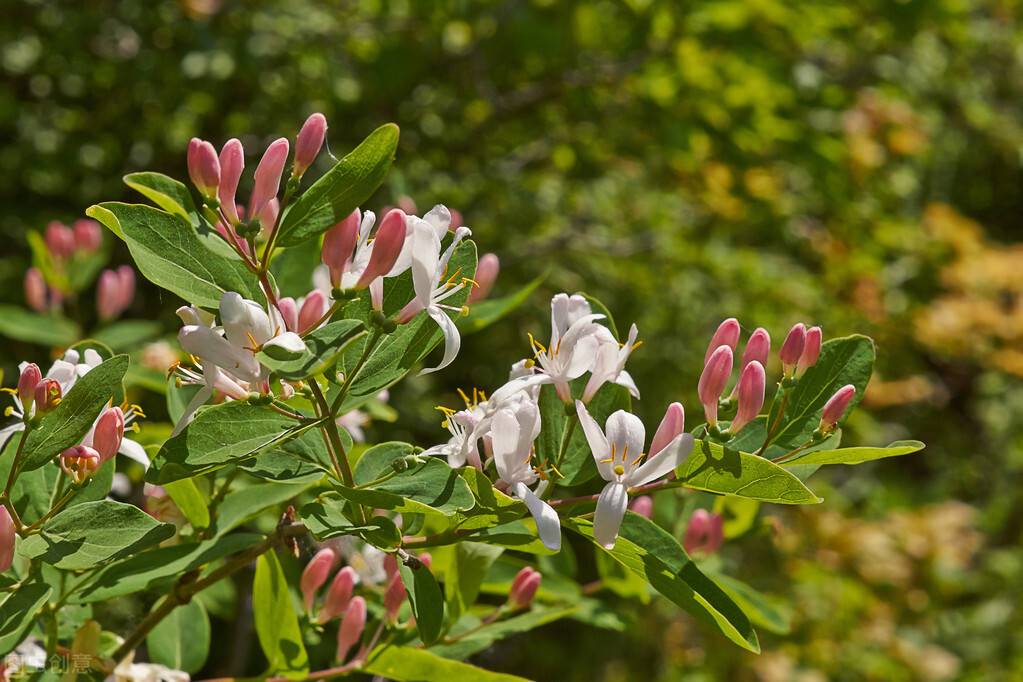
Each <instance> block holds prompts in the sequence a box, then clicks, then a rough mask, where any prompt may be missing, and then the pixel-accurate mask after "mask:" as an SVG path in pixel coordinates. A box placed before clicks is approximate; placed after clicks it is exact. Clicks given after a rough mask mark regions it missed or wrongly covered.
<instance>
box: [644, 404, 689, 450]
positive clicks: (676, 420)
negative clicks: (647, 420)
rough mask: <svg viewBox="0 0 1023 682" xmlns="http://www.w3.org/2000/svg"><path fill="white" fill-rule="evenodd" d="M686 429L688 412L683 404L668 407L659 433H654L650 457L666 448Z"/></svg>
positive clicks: (659, 427) (658, 428)
mask: <svg viewBox="0 0 1023 682" xmlns="http://www.w3.org/2000/svg"><path fill="white" fill-rule="evenodd" d="M685 429H686V411H685V409H684V408H683V407H682V403H672V404H670V405H668V409H667V410H665V411H664V417H663V418H662V419H661V423H660V425H659V426H658V427H657V431H655V432H654V437H653V440H651V441H650V456H651V457H653V456H654V455H656V454H657V453H658V452H660V451H661V450H663V449H664V448H666V447H667V446H668V444H669V443H671V441H673V440H675V437H676V436H678V435H679V434H680V433H682V432H683V431H685Z"/></svg>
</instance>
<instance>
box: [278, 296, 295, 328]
mask: <svg viewBox="0 0 1023 682" xmlns="http://www.w3.org/2000/svg"><path fill="white" fill-rule="evenodd" d="M277 309H278V310H279V311H280V313H281V317H282V318H283V321H284V327H285V328H286V329H287V330H288V331H289V332H297V331H298V305H297V304H296V303H295V299H293V298H292V297H291V296H285V297H284V298H280V299H278V300H277Z"/></svg>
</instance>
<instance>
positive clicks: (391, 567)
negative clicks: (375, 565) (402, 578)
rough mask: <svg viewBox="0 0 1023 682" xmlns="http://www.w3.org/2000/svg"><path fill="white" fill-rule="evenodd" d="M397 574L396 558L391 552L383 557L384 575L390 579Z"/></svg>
mask: <svg viewBox="0 0 1023 682" xmlns="http://www.w3.org/2000/svg"><path fill="white" fill-rule="evenodd" d="M397 574H398V559H397V557H395V556H394V555H393V554H388V555H386V556H385V557H384V575H386V576H387V579H388V580H390V579H391V578H393V577H394V576H395V575H397Z"/></svg>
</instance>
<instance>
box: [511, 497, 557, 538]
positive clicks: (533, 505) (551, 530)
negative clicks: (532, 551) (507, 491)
mask: <svg viewBox="0 0 1023 682" xmlns="http://www.w3.org/2000/svg"><path fill="white" fill-rule="evenodd" d="M513 491H514V492H515V496H516V497H518V498H519V499H520V500H522V501H523V502H525V503H526V508H527V509H529V513H530V514H532V516H533V520H534V521H536V533H537V535H539V536H540V542H542V543H543V546H544V547H546V548H547V549H549V550H551V551H553V552H557V551H560V550H561V519H559V518H558V512H556V511H554V508H553V507H551V506H550V505H549V504H547V503H546V502H544V501H543V500H541V499H540V498H539V497H537V496H536V495H534V494H533V491H532V490H530V489H529V488H527V487H526V486H525V485H523V484H522V483H518V484H516V485H515V488H514V489H513Z"/></svg>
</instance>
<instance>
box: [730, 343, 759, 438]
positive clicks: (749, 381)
mask: <svg viewBox="0 0 1023 682" xmlns="http://www.w3.org/2000/svg"><path fill="white" fill-rule="evenodd" d="M737 386H738V400H739V406H738V409H737V411H736V413H735V419H733V420H732V423H731V424H729V427H728V428H729V431H731V432H732V433H733V434H736V433H739V431H741V430H742V427H744V426H746V425H747V424H749V423H750V422H751V421H753V420H754V419H756V418H757V415H758V414H760V408H762V407H763V406H764V391H765V390H766V388H767V375H766V373H765V372H764V366H763V365H761V364H760V362H758V361H757V360H754V361H752V362H751V363H749V364H748V365H746V367H745V368H743V370H742V374H741V375H740V376H739V383H738V384H737Z"/></svg>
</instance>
